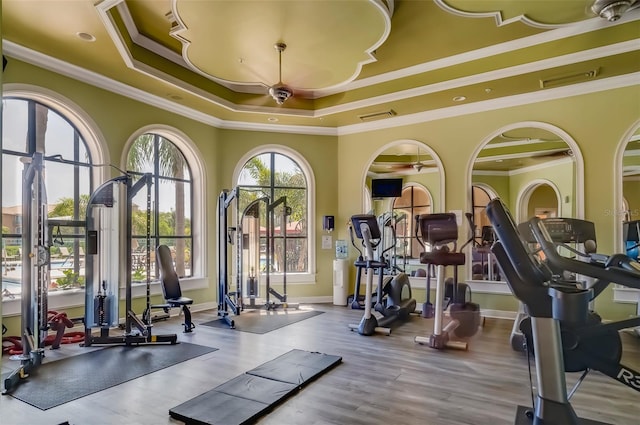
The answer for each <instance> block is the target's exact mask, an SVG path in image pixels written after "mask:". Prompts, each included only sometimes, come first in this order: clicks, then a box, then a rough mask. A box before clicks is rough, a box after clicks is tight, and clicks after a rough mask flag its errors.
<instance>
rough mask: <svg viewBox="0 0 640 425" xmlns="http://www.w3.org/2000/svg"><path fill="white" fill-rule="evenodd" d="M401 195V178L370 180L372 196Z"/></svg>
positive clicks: (393, 196) (391, 196)
mask: <svg viewBox="0 0 640 425" xmlns="http://www.w3.org/2000/svg"><path fill="white" fill-rule="evenodd" d="M401 195H402V179H401V178H397V179H373V180H371V197H372V198H397V197H399V196H401Z"/></svg>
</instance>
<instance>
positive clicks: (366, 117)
mask: <svg viewBox="0 0 640 425" xmlns="http://www.w3.org/2000/svg"><path fill="white" fill-rule="evenodd" d="M395 115H396V112H395V111H394V110H393V109H389V110H388V111H380V112H372V113H370V114H363V115H358V118H360V120H361V121H363V122H368V121H374V120H380V119H383V118H389V117H393V116H395Z"/></svg>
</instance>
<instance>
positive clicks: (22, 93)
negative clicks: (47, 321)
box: [2, 83, 110, 316]
mask: <svg viewBox="0 0 640 425" xmlns="http://www.w3.org/2000/svg"><path fill="white" fill-rule="evenodd" d="M5 98H20V99H24V100H31V101H35V102H38V103H40V104H42V105H44V106H46V107H47V108H49V109H51V110H53V111H54V112H55V113H57V114H58V115H59V116H60V117H62V118H63V119H64V120H66V121H67V122H69V124H71V126H73V127H74V129H75V131H76V133H78V134H79V136H80V137H81V138H82V139H83V140H84V142H85V147H86V149H87V154H88V155H89V157H90V158H91V161H92V162H91V166H90V178H91V180H92V182H93V183H94V186H96V185H97V184H99V182H102V181H105V180H106V179H108V177H109V173H110V171H109V170H108V167H102V166H100V165H101V164H109V163H110V159H109V151H108V149H107V144H106V139H105V138H104V136H103V135H102V133H101V132H100V130H99V128H98V126H97V124H96V123H95V122H94V121H93V119H92V118H91V117H90V116H89V115H88V114H87V113H86V112H85V111H84V110H83V109H82V108H81V107H80V106H78V105H77V104H75V103H74V102H73V101H71V100H70V99H68V98H66V97H64V96H62V95H60V94H59V93H56V92H54V91H52V90H49V89H46V88H43V87H39V86H33V85H30V84H21V83H7V84H4V85H3V93H2V99H3V100H4V99H5ZM93 189H95V187H93V188H92V190H93ZM48 298H49V308H50V309H54V310H56V309H59V310H62V309H65V308H69V307H73V306H78V305H84V298H85V296H84V291H54V292H51V293H49V295H48ZM20 311H21V298H20V297H16V298H14V299H3V300H2V315H3V316H16V315H20Z"/></svg>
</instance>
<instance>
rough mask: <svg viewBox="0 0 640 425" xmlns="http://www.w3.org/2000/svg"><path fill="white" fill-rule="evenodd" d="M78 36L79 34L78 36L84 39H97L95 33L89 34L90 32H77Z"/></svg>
mask: <svg viewBox="0 0 640 425" xmlns="http://www.w3.org/2000/svg"><path fill="white" fill-rule="evenodd" d="M76 36H78V38H79V39H80V40H83V41H88V42H93V41H96V37H95V36H94V35H93V34H89V33H88V32H77V33H76Z"/></svg>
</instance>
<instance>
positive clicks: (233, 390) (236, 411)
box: [169, 350, 342, 425]
mask: <svg viewBox="0 0 640 425" xmlns="http://www.w3.org/2000/svg"><path fill="white" fill-rule="evenodd" d="M341 361H342V358H341V357H339V356H334V355H329V354H323V353H316V352H309V351H303V350H291V351H289V352H288V353H285V354H283V355H281V356H279V357H277V358H275V359H274V360H271V361H269V362H266V363H264V364H262V365H261V366H258V367H257V368H255V369H252V370H250V371H248V372H246V373H244V374H242V375H239V376H237V377H235V378H233V379H231V380H230V381H227V382H225V383H224V384H221V385H219V386H217V387H216V388H214V389H212V390H210V391H207V392H206V393H204V394H200V395H199V396H197V397H195V398H192V399H191V400H188V401H186V402H184V403H182V404H180V405H178V406H176V407H174V408H172V409H170V410H169V415H171V417H172V418H174V419H177V420H180V421H183V422H184V423H185V424H187V425H245V424H249V423H253V422H254V421H255V420H256V419H258V418H259V417H261V416H263V415H265V414H266V413H268V412H269V411H271V410H272V409H273V408H274V407H275V406H276V405H278V404H279V403H282V402H283V401H284V400H285V399H286V398H287V397H289V396H291V395H292V394H293V393H295V392H296V391H298V390H299V389H300V388H302V387H303V386H304V385H305V384H307V383H309V382H311V381H312V380H313V379H314V378H316V377H318V376H319V375H321V374H323V373H325V372H327V371H328V370H329V369H331V368H332V367H333V366H335V365H337V364H338V363H340V362H341Z"/></svg>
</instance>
